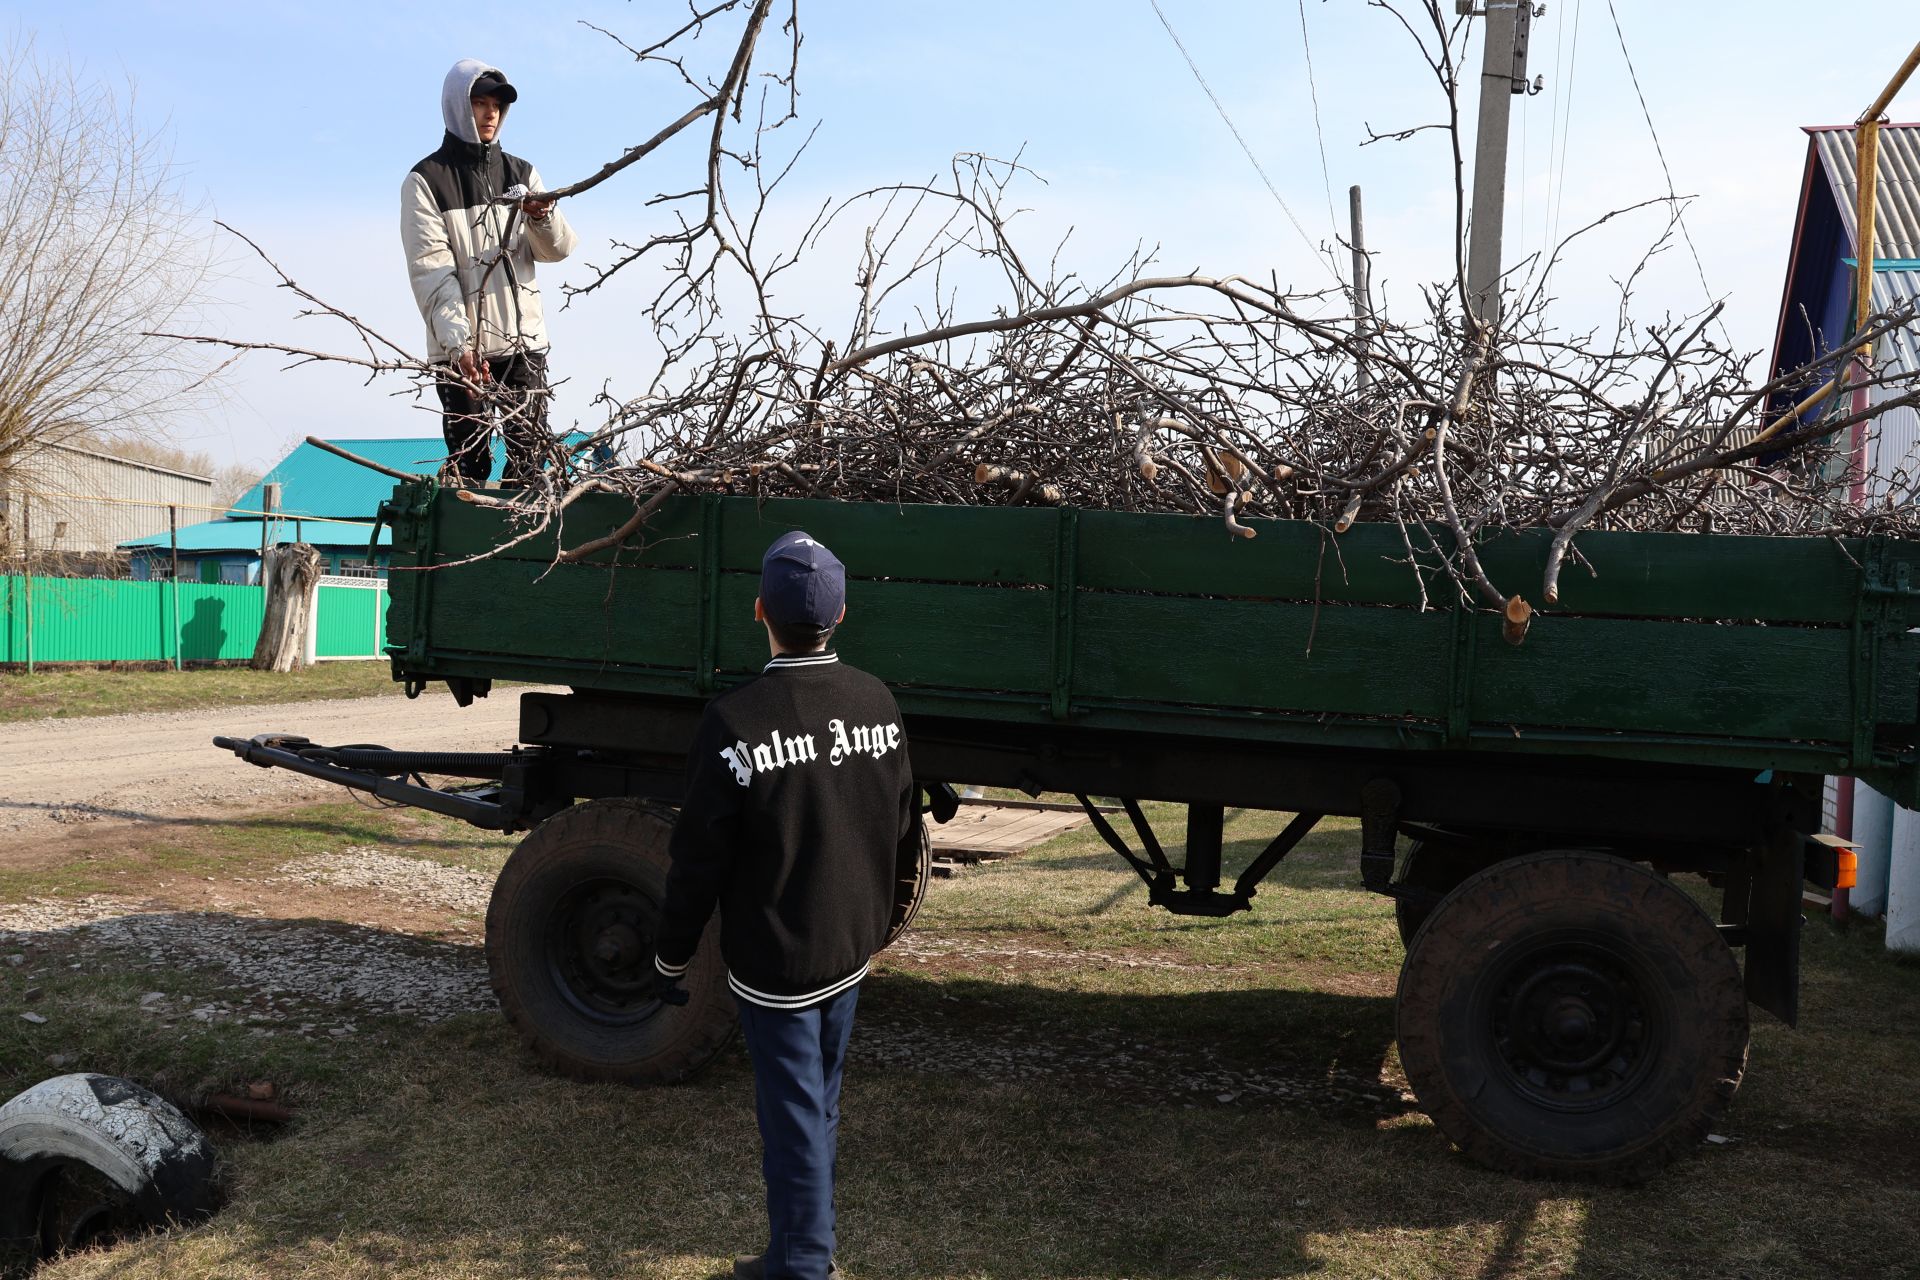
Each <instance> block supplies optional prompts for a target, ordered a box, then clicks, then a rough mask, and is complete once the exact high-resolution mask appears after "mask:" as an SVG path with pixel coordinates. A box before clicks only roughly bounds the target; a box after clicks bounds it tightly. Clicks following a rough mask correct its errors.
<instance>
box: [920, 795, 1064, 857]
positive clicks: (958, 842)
mask: <svg viewBox="0 0 1920 1280" xmlns="http://www.w3.org/2000/svg"><path fill="white" fill-rule="evenodd" d="M1086 820H1087V819H1086V815H1085V814H1078V815H1076V814H1071V813H1061V812H1058V811H1047V810H1022V809H1000V808H997V807H994V806H980V807H976V808H974V809H972V810H971V811H967V810H962V811H961V813H960V814H958V815H956V816H955V817H954V819H953V821H951V822H947V823H938V824H935V825H933V826H932V827H930V828H929V829H928V831H929V836H930V839H931V842H932V845H933V851H934V853H935V854H936V855H942V856H946V857H958V858H960V859H961V860H963V861H966V860H980V859H989V858H1006V857H1012V856H1013V855H1015V854H1018V853H1024V852H1025V851H1026V850H1028V849H1031V848H1033V847H1034V846H1036V845H1040V844H1044V843H1046V842H1047V841H1048V840H1051V839H1053V838H1054V837H1055V836H1057V835H1060V834H1062V833H1063V832H1067V831H1072V830H1073V829H1075V828H1076V827H1080V826H1083V825H1085V823H1086Z"/></svg>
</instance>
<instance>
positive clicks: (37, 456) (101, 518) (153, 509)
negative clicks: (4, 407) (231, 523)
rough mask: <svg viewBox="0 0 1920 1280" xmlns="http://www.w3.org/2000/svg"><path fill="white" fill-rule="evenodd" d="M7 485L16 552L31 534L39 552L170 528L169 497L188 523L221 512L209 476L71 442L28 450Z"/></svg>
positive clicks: (111, 542)
mask: <svg viewBox="0 0 1920 1280" xmlns="http://www.w3.org/2000/svg"><path fill="white" fill-rule="evenodd" d="M6 487H7V494H6V497H7V504H6V506H7V511H6V515H7V521H8V526H9V527H8V535H9V540H10V541H11V542H12V543H13V547H12V551H13V554H15V555H18V554H19V553H20V544H21V540H22V538H23V537H25V536H27V535H28V534H29V533H30V536H31V539H32V551H33V553H34V555H35V556H40V555H43V554H47V553H56V552H58V553H67V554H99V553H110V552H112V551H113V550H114V548H115V547H117V546H118V545H119V544H120V543H122V542H125V541H127V540H128V539H130V538H144V537H146V536H148V535H149V534H155V533H165V532H166V531H167V506H168V504H170V503H171V504H173V505H174V506H175V507H176V508H177V509H178V512H179V520H180V523H181V524H183V525H186V524H194V523H196V522H198V521H201V520H208V519H211V518H213V516H214V515H215V514H216V513H215V512H214V510H213V508H212V503H213V480H212V478H211V477H209V476H196V475H189V474H187V473H185V472H181V471H172V470H169V469H167V468H165V467H157V466H154V465H152V464H150V463H144V462H129V461H127V460H126V459H124V458H115V457H110V456H109V455H107V454H103V453H95V452H93V451H92V450H89V449H76V448H72V447H69V446H66V445H43V446H41V447H40V448H39V449H38V450H37V451H35V452H34V453H32V454H29V455H27V456H26V457H25V458H23V459H22V460H21V461H20V463H19V464H18V465H16V466H15V467H14V469H13V472H12V474H11V475H10V476H9V477H8V480H7V486H6ZM23 517H25V518H24V519H23Z"/></svg>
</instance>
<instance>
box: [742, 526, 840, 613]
mask: <svg viewBox="0 0 1920 1280" xmlns="http://www.w3.org/2000/svg"><path fill="white" fill-rule="evenodd" d="M846 603H847V567H846V566H845V565H843V564H841V563H840V560H839V557H837V556H835V555H834V554H833V552H831V551H829V550H827V549H826V547H824V546H822V545H821V544H820V543H818V542H815V541H814V540H813V539H812V538H810V537H808V536H807V534H806V533H805V532H803V531H801V530H799V529H796V530H794V531H793V532H792V533H787V534H782V535H781V536H780V537H778V538H776V539H775V540H774V543H773V545H772V546H770V547H768V548H767V554H766V555H765V556H763V557H761V560H760V606H761V608H762V609H764V610H765V611H766V615H767V617H768V618H769V619H771V620H772V621H774V622H778V623H781V624H783V625H785V626H790V627H806V626H811V627H814V628H816V629H818V630H819V631H821V632H822V633H825V632H828V631H831V630H833V628H834V626H835V625H836V624H837V623H838V622H839V621H840V613H841V611H842V610H843V609H844V608H845V607H846Z"/></svg>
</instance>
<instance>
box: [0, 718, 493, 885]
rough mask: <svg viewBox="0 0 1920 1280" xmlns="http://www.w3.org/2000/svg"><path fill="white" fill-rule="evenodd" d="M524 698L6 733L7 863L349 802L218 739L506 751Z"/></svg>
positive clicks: (3, 813)
mask: <svg viewBox="0 0 1920 1280" xmlns="http://www.w3.org/2000/svg"><path fill="white" fill-rule="evenodd" d="M521 692H523V690H519V689H514V690H506V691H502V692H501V693H499V694H497V695H496V696H494V697H492V698H487V699H482V700H478V701H475V702H474V703H473V705H472V706H469V707H460V706H457V705H455V703H454V701H453V698H452V696H451V695H449V694H448V693H447V692H446V691H445V690H444V689H437V688H436V689H431V690H429V691H428V692H426V693H424V694H422V695H421V696H420V697H419V698H418V699H416V700H414V701H408V700H407V699H405V698H398V697H377V698H352V699H334V700H327V701H317V702H287V703H281V704H279V705H276V706H257V707H218V708H214V709H212V710H207V711H170V712H153V713H137V714H134V715H122V716H93V717H87V718H84V719H73V720H34V721H28V722H26V723H22V724H9V725H0V855H4V852H5V850H6V849H7V847H8V846H10V845H13V844H15V843H16V842H18V841H20V840H21V839H22V837H25V836H31V835H32V834H33V833H34V832H36V831H41V832H44V831H49V830H52V829H54V828H55V827H56V826H57V825H58V824H71V823H75V822H94V821H100V820H115V819H118V820H125V821H140V820H143V819H147V818H153V817H157V816H160V815H162V814H173V813H179V812H181V811H183V810H205V809H210V808H218V807H222V806H228V805H238V804H249V803H258V804H266V805H282V804H291V803H295V802H297V801H299V800H302V799H306V798H308V797H312V796H320V795H328V794H337V791H336V789H335V788H333V787H332V786H330V785H329V784H327V783H322V782H317V781H313V780H311V779H306V778H302V777H300V776H299V775H297V774H291V773H286V772H284V771H282V770H278V769H256V768H254V767H252V766H251V765H246V764H242V763H241V762H240V761H239V760H238V759H236V758H235V757H233V756H232V755H229V754H226V753H224V752H221V751H218V750H216V749H215V748H214V746H213V743H212V740H213V737H214V735H215V734H226V735H228V736H231V737H251V736H253V735H254V734H256V733H266V732H273V731H282V730H284V731H287V732H291V733H300V734H305V735H306V736H307V737H309V738H312V739H313V740H314V741H315V742H324V743H328V744H332V745H339V744H343V743H349V742H377V743H382V744H384V745H387V746H395V747H398V746H410V747H419V748H421V749H425V750H442V751H488V750H503V749H505V748H506V747H508V746H510V745H512V744H513V742H514V740H515V736H516V731H517V729H518V726H519V708H520V699H519V694H520V693H521Z"/></svg>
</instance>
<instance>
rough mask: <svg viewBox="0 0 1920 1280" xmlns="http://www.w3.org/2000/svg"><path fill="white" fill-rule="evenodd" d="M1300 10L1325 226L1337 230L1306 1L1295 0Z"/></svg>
mask: <svg viewBox="0 0 1920 1280" xmlns="http://www.w3.org/2000/svg"><path fill="white" fill-rule="evenodd" d="M1295 3H1296V4H1298V6H1299V8H1300V48H1301V50H1302V51H1303V52H1305V54H1306V56H1307V96H1308V97H1309V98H1311V99H1312V100H1313V137H1314V141H1316V142H1318V143H1319V144H1320V189H1321V190H1322V191H1324V192H1326V195H1327V225H1328V226H1330V227H1335V228H1338V227H1339V225H1340V215H1339V214H1337V213H1335V212H1334V211H1333V175H1332V174H1331V173H1330V172H1329V171H1328V169H1327V135H1326V131H1325V130H1324V129H1322V128H1321V127H1320V86H1319V85H1317V84H1315V83H1314V78H1313V42H1312V41H1311V40H1309V39H1307V0H1295Z"/></svg>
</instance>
